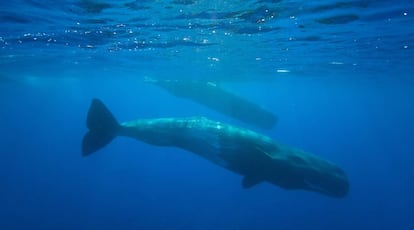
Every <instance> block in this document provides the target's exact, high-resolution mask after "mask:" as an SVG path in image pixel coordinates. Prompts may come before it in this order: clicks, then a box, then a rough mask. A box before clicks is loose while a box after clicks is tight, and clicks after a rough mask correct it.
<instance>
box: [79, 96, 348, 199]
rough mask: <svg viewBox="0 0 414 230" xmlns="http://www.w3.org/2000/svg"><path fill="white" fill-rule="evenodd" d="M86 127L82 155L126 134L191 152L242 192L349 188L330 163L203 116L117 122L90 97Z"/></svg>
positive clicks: (340, 191) (338, 192) (339, 193)
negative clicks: (233, 178) (231, 177)
mask: <svg viewBox="0 0 414 230" xmlns="http://www.w3.org/2000/svg"><path fill="white" fill-rule="evenodd" d="M86 123H87V128H88V129H89V131H88V132H87V133H86V134H85V136H84V138H83V141H82V154H83V155H84V156H87V155H90V154H92V153H94V152H95V151H97V150H99V149H100V148H102V147H104V146H105V145H107V144H108V143H110V142H111V141H112V140H113V139H114V138H115V137H117V136H126V137H131V138H134V139H137V140H140V141H143V142H146V143H148V144H151V145H157V146H175V147H179V148H182V149H185V150H187V151H190V152H192V153H195V154H197V155H199V156H201V157H203V158H205V159H207V160H209V161H211V162H213V163H215V164H217V165H220V166H222V167H224V168H226V169H228V170H230V171H233V172H235V173H238V174H240V175H242V176H243V180H242V186H243V187H244V188H250V187H252V186H254V185H256V184H259V183H261V182H269V183H271V184H274V185H277V186H280V187H282V188H285V189H303V190H309V191H315V192H319V193H322V194H325V195H328V196H331V197H338V198H340V197H344V196H346V195H347V193H348V190H349V182H348V179H347V176H346V174H345V173H344V171H343V170H342V169H341V168H339V167H338V166H336V165H335V164H333V163H331V162H329V161H326V160H323V159H321V158H319V157H317V156H314V155H312V154H309V153H306V152H304V151H302V150H299V149H296V148H291V147H288V146H286V145H283V144H280V143H278V142H276V141H274V140H272V139H271V138H270V137H267V136H265V135H261V134H259V133H256V132H254V131H251V130H248V129H244V128H240V127H236V126H232V125H229V124H225V123H222V122H219V121H213V120H209V119H207V118H205V117H201V116H198V117H197V116H195V117H185V118H158V119H139V120H134V121H128V122H124V123H121V124H120V123H118V122H117V120H116V119H115V117H114V116H113V115H112V114H111V112H110V111H109V110H108V109H107V108H106V106H105V105H104V104H103V103H102V102H101V101H100V100H98V99H93V100H92V103H91V106H90V108H89V111H88V115H87V121H86Z"/></svg>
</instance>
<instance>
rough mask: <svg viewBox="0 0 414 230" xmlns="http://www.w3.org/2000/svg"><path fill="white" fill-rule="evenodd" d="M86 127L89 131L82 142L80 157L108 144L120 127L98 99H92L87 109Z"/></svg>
mask: <svg viewBox="0 0 414 230" xmlns="http://www.w3.org/2000/svg"><path fill="white" fill-rule="evenodd" d="M86 126H87V127H88V129H89V131H88V132H87V133H86V134H85V136H84V137H83V141H82V155H83V156H87V155H90V154H92V153H94V152H95V151H97V150H99V149H100V148H102V147H104V146H105V145H107V144H109V143H110V142H111V141H112V140H113V139H114V138H115V137H116V136H117V133H118V130H119V128H120V125H119V123H118V121H117V120H116V119H115V117H114V116H113V115H112V113H111V112H110V111H109V110H108V108H106V106H105V105H104V104H103V103H102V101H100V100H99V99H93V100H92V103H91V106H90V107H89V111H88V117H87V119H86Z"/></svg>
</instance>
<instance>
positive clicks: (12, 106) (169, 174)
mask: <svg viewBox="0 0 414 230" xmlns="http://www.w3.org/2000/svg"><path fill="white" fill-rule="evenodd" d="M413 15H414V2H413V1H411V0H402V1H397V2H392V1H386V0H376V1H373V0H362V1H357V0H351V1H341V0H322V1H304V0H251V1H250V0H244V1H240V0H211V1H208V0H169V1H155V0H142V1H133V0H126V1H124V0H119V1H116V0H68V1H61V0H57V1H56V0H55V1H51V0H9V1H2V2H1V3H0V29H1V30H0V127H1V129H0V130H1V131H0V229H336V230H340V229H407V230H409V229H414V223H413V221H412V217H413V213H414V208H413V207H414V196H413V194H414V183H413V176H414V168H413V167H412V165H413V164H414V156H413V155H414V148H413V147H414V133H413V130H414V122H413V117H414V79H413V77H412V74H413V73H414V49H413V48H414V29H413V28H414V17H413ZM148 78H151V79H166V80H171V79H172V80H183V81H194V80H197V81H208V82H213V83H214V84H217V85H219V86H220V87H222V88H223V89H225V90H228V91H229V92H232V93H234V94H235V95H238V96H240V97H242V98H245V99H246V100H249V101H250V102H253V103H255V104H257V105H259V106H261V107H262V108H265V109H266V110H268V111H271V112H272V113H274V114H275V115H276V116H277V118H278V122H277V124H276V125H275V126H274V127H273V128H271V129H262V128H259V127H255V126H254V125H251V124H247V123H244V122H242V121H239V120H236V119H234V118H232V117H231V116H227V115H225V114H222V113H220V112H218V111H215V110H213V109H211V108H208V107H206V106H204V105H202V104H199V103H196V102H194V101H191V100H187V99H185V98H181V97H177V96H174V95H172V94H170V93H168V92H167V91H165V90H164V89H162V88H160V87H157V86H155V85H153V84H149V83H148V82H147V81H146V79H148ZM92 98H99V99H101V100H102V101H103V102H105V104H106V105H107V106H108V107H109V108H110V109H111V111H112V112H113V113H114V115H115V116H116V117H117V119H118V120H119V121H128V120H134V119H138V118H158V117H182V116H195V115H197V116H206V117H208V118H210V119H214V120H219V121H223V122H227V123H230V124H233V125H237V126H240V127H245V128H249V129H252V130H255V131H257V132H259V133H262V134H265V135H268V136H270V137H272V138H274V139H275V140H277V141H280V142H282V143H285V144H288V145H290V146H295V147H297V148H301V149H304V150H306V151H308V152H311V153H313V154H315V155H317V156H319V157H321V158H323V159H327V160H329V161H332V162H335V163H336V164H338V165H339V166H341V168H342V169H343V170H344V171H345V172H346V173H347V175H348V178H349V181H350V191H349V194H348V195H347V196H346V197H345V198H341V199H337V198H331V197H327V196H323V195H321V194H318V193H313V192H308V191H302V190H293V191H288V190H285V189H282V188H279V187H276V186H274V185H271V184H268V183H261V184H258V185H256V186H254V187H252V188H249V189H243V188H242V186H241V179H242V177H241V176H240V175H236V174H234V173H232V172H230V171H228V170H225V169H223V168H221V167H218V166H216V165H214V164H212V163H210V162H208V161H206V160H205V159H202V158H200V157H199V156H197V155H195V154H192V153H189V152H186V151H184V150H181V149H178V148H172V147H156V146H151V145H148V144H145V143H143V142H139V141H136V140H133V139H129V138H124V137H119V138H117V139H115V140H114V141H112V143H111V144H109V145H108V146H106V147H105V148H103V149H101V150H100V151H98V152H96V153H94V154H93V155H91V156H88V157H83V156H82V154H81V147H80V146H81V141H82V138H83V135H84V134H85V133H86V131H87V128H86V115H87V111H88V107H89V105H90V102H91V100H92ZM216 100H220V98H216ZM235 112H237V111H235Z"/></svg>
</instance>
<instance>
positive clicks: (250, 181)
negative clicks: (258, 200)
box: [242, 175, 264, 188]
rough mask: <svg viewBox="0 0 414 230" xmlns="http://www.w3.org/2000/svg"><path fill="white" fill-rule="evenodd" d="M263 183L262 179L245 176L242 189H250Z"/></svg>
mask: <svg viewBox="0 0 414 230" xmlns="http://www.w3.org/2000/svg"><path fill="white" fill-rule="evenodd" d="M263 181H264V179H263V178H262V177H258V176H251V175H247V176H245V177H243V180H242V186H243V188H251V187H253V186H255V185H257V184H259V183H261V182H263Z"/></svg>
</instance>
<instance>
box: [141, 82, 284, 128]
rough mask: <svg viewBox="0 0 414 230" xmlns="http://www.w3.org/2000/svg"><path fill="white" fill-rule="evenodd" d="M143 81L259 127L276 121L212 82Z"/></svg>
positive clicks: (269, 125)
mask: <svg viewBox="0 0 414 230" xmlns="http://www.w3.org/2000/svg"><path fill="white" fill-rule="evenodd" d="M145 81H146V82H150V83H152V84H154V85H157V86H159V87H161V88H163V89H165V90H166V91H168V92H170V93H171V94H173V95H175V96H177V97H181V98H186V99H190V100H192V101H194V102H197V103H199V104H202V105H204V106H207V107H208V108H210V109H214V110H216V111H218V112H221V113H223V114H225V115H227V116H230V117H232V118H235V119H237V120H240V121H243V122H245V123H248V124H252V125H255V126H257V127H259V128H263V129H271V128H273V127H274V126H275V125H276V123H277V117H276V115H274V114H273V113H272V112H270V111H267V110H265V109H264V108H262V107H260V106H259V105H257V104H255V103H253V102H251V101H249V100H247V99H245V98H243V97H240V96H237V95H236V94H233V93H232V92H230V91H227V90H225V89H223V88H222V87H220V86H219V85H217V84H216V83H213V82H208V81H192V80H158V79H152V78H146V79H145Z"/></svg>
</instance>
